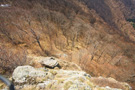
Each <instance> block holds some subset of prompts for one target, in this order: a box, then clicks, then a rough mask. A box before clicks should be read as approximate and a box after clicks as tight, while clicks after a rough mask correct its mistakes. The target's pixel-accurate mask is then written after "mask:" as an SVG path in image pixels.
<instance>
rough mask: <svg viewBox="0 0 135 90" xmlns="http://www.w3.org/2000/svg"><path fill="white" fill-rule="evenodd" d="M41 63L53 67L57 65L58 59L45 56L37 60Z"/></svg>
mask: <svg viewBox="0 0 135 90" xmlns="http://www.w3.org/2000/svg"><path fill="white" fill-rule="evenodd" d="M39 62H40V63H41V64H42V65H44V66H46V67H49V68H54V67H56V66H58V64H59V63H58V61H57V60H56V59H55V58H53V57H45V58H43V59H42V60H40V61H39Z"/></svg>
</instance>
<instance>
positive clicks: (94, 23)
mask: <svg viewBox="0 0 135 90" xmlns="http://www.w3.org/2000/svg"><path fill="white" fill-rule="evenodd" d="M84 1H85V2H84ZM84 1H80V0H12V1H8V0H7V1H4V2H3V1H1V3H3V4H9V5H11V6H9V7H0V12H1V13H0V47H1V48H0V49H1V51H3V52H0V54H1V56H0V57H1V59H2V60H5V61H10V62H12V61H13V60H15V59H14V58H16V57H17V58H18V57H21V55H17V54H16V53H18V52H27V53H28V54H30V55H31V54H36V55H43V56H55V57H58V58H62V59H64V60H68V61H71V62H75V63H77V64H78V65H80V66H81V67H82V69H84V70H85V71H87V72H88V73H90V74H91V75H93V76H104V77H113V78H115V79H117V80H119V81H123V82H128V83H130V84H131V85H134V83H135V78H134V74H135V67H134V66H135V55H134V53H135V48H134V47H135V45H134V43H132V42H134V29H133V27H132V24H131V23H130V22H127V21H126V18H125V15H124V14H123V12H122V11H121V8H118V6H119V5H120V3H122V2H117V1H115V0H110V1H105V0H102V1H101V0H96V1H97V2H95V1H93V0H89V1H87V0H84ZM122 5H124V4H123V3H122ZM125 7H126V6H125ZM131 41H132V42H131ZM4 48H5V49H4ZM9 51H11V52H9ZM15 51H16V53H15V54H14V53H13V52H15ZM5 52H6V53H8V54H7V56H6V57H5V56H4V54H5ZM11 56H13V57H11ZM26 56H27V54H26ZM24 57H25V56H24ZM19 60H21V59H20V58H19V59H18V61H19ZM22 60H23V59H22ZM1 62H2V63H4V64H5V65H4V66H7V67H4V68H5V70H8V69H7V68H9V67H8V66H9V65H6V63H5V62H4V61H1ZM11 64H12V65H16V64H15V63H11ZM22 64H24V63H21V65H22ZM18 65H20V64H18ZM15 67H16V66H14V68H15ZM0 68H1V69H2V68H3V65H0Z"/></svg>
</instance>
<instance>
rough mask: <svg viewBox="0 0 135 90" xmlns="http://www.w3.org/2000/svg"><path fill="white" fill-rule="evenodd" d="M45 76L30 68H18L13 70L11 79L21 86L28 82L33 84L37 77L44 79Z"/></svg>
mask: <svg viewBox="0 0 135 90" xmlns="http://www.w3.org/2000/svg"><path fill="white" fill-rule="evenodd" d="M45 76H46V73H45V72H44V71H41V70H36V69H35V68H33V67H31V66H19V67H17V68H16V69H15V70H14V72H13V75H12V78H13V80H14V82H15V83H17V84H23V83H29V82H30V81H32V82H34V81H35V80H36V78H37V77H40V78H44V77H45Z"/></svg>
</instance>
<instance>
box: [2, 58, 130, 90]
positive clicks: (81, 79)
mask: <svg viewBox="0 0 135 90" xmlns="http://www.w3.org/2000/svg"><path fill="white" fill-rule="evenodd" d="M38 58H39V57H38ZM40 59H41V60H42V61H44V62H46V63H45V64H47V61H48V60H50V63H51V64H49V66H53V65H56V64H54V63H53V61H56V62H57V63H58V64H59V66H61V68H60V67H57V65H56V66H53V67H54V69H50V68H47V67H46V66H45V67H43V66H42V67H40V68H34V67H32V66H29V65H27V66H18V67H17V68H16V69H15V70H14V72H13V74H12V80H13V82H14V84H15V87H16V90H131V87H130V86H129V85H128V84H127V83H122V82H118V81H116V80H115V79H113V78H103V77H98V78H96V77H91V76H90V75H89V74H87V73H86V72H84V71H82V70H80V67H79V66H77V65H76V64H73V63H70V62H66V61H65V62H66V63H68V65H69V67H70V70H68V69H67V68H66V67H65V66H64V65H63V64H62V63H64V61H63V60H59V59H56V58H54V57H53V60H51V59H52V57H42V58H41V57H40ZM33 60H34V59H33ZM37 64H40V63H38V62H37ZM70 64H73V65H74V66H72V65H70ZM62 67H63V68H62ZM5 89H6V88H5ZM5 89H4V90H5ZM2 90H3V89H2Z"/></svg>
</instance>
